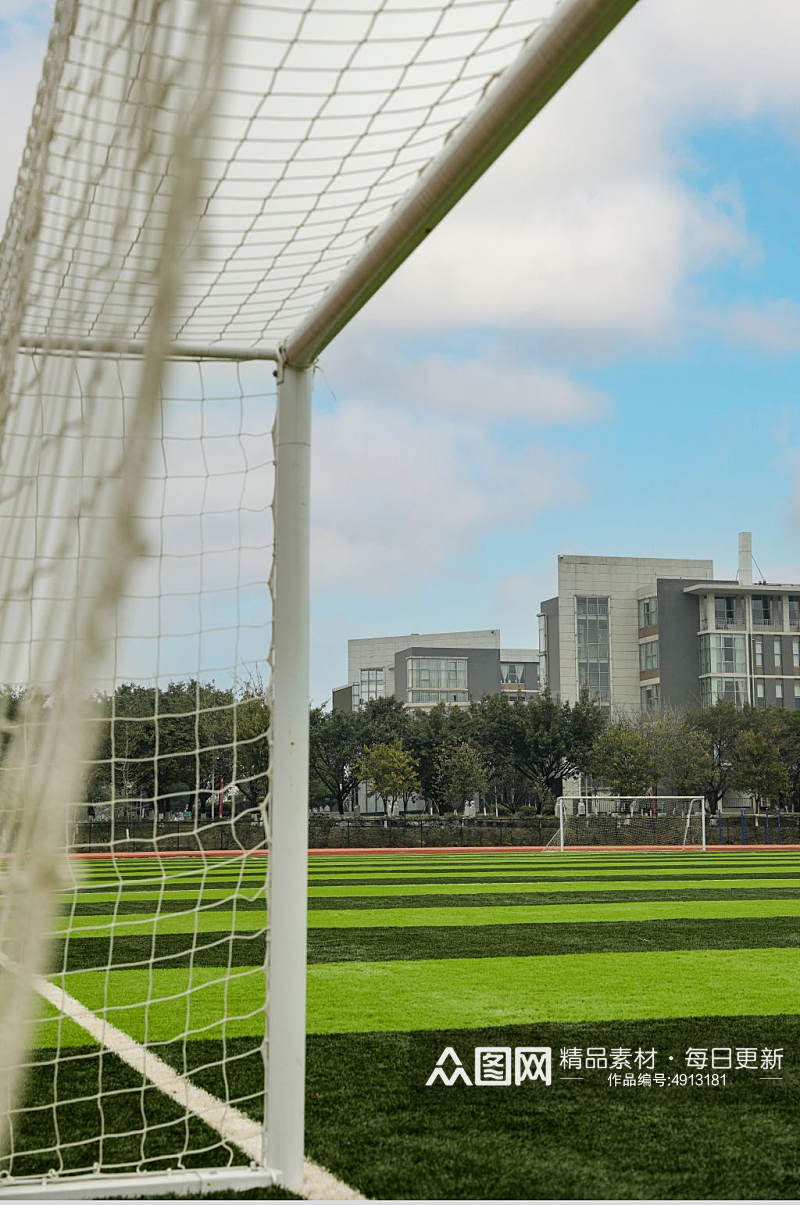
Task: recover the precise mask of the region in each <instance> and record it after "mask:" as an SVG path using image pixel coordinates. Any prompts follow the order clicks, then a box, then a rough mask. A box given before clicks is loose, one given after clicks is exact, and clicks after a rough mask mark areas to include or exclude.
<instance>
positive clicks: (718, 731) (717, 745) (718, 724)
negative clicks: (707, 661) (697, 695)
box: [686, 701, 748, 812]
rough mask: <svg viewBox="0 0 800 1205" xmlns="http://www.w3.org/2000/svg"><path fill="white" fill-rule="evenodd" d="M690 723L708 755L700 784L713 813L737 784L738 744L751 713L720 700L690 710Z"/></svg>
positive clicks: (703, 764)
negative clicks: (735, 770)
mask: <svg viewBox="0 0 800 1205" xmlns="http://www.w3.org/2000/svg"><path fill="white" fill-rule="evenodd" d="M686 722H687V725H688V727H689V728H690V730H691V731H693V732H695V733H697V735H698V736H699V738H700V747H701V748H702V750H703V753H704V754H705V758H704V760H703V763H702V768H701V769H702V773H701V778H700V781H699V784H698V786H699V791H700V793H702V794H703V795H705V797H706V799H707V800H708V802H709V804H710V805H711V810H712V812H713V811H715V810H716V808H717V806H718V804H719V803H721V801H722V797H723V796H724V794H725V792H726V791H727V790H728V789H729V788H731V787H733V785H734V768H735V758H736V744H737V741H738V739H739V734H740V733H741V732H742V731H743V730H744V728H746V727H747V724H748V715H747V714H746V713H745V712H744V711H740V710H739V709H738V708H737V707H736V706H734V704H733V703H726V702H723V701H720V702H719V703H714V704H713V706H711V707H703V708H701V709H700V710H698V711H691V712H689V714H688V715H687V717H686Z"/></svg>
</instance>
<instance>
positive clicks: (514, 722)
mask: <svg viewBox="0 0 800 1205" xmlns="http://www.w3.org/2000/svg"><path fill="white" fill-rule="evenodd" d="M475 718H476V726H477V730H478V733H479V736H478V740H479V742H480V744H481V746H482V748H483V751H484V756H485V758H486V761H487V764H488V765H489V767H490V768H491V770H493V771H494V772H495V773H499V774H501V775H502V774H503V773H505V772H507V770H508V768H509V766H512V767H513V769H514V770H516V771H517V773H518V774H520V775H521V776H522V777H523V778H524V779H525V781H526V783H527V785H528V788H529V792H530V796H531V801H532V802H533V803H534V804H535V806H536V807H537V809H538V810H541V809H542V808H543V807H544V806H549V807H551V806H552V804H553V802H554V800H555V798H556V796H557V795H558V794H559V793H560V790H561V784H562V781H563V779H564V778H568V777H573V776H574V775H576V774H579V773H585V772H587V771H588V770H589V769H590V767H591V759H592V747H593V743H594V739H595V736H596V735H597V733H598V732H600V731H601V730H602V728H603V727H604V725H605V723H606V719H605V714H604V712H603V709H602V708H601V707H599V706H598V705H597V704H596V703H593V702H591V701H590V700H589V698H588V696H587V695H583V696H582V698H581V699H580V701H579V702H578V703H576V704H574V705H571V704H570V703H559V702H557V701H556V700H555V699H554V698H553V697H552V695H551V694H550V692H549V691H548V690H545V691H543V692H542V694H541V695H539V696H537V697H536V698H533V699H530V700H528V701H525V700H523V699H519V698H515V699H513V700H510V699H508V698H507V697H506V696H505V695H502V694H500V695H487V696H486V697H485V698H484V699H482V700H481V702H480V703H479V704H477V705H476V708H475Z"/></svg>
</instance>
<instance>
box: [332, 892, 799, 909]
mask: <svg viewBox="0 0 800 1205" xmlns="http://www.w3.org/2000/svg"><path fill="white" fill-rule="evenodd" d="M797 898H798V891H797V889H796V888H792V889H789V888H786V889H780V888H777V887H769V888H758V887H756V888H744V889H743V888H737V887H731V888H728V889H726V890H715V889H714V888H708V889H707V890H694V889H692V890H689V891H585V892H584V891H571V892H568V893H567V892H561V893H552V894H551V893H549V892H542V893H540V894H536V895H524V896H521V895H513V894H509V893H502V892H498V893H497V894H496V895H494V894H486V895H452V896H449V895H419V896H412V895H400V896H368V897H363V896H352V897H351V896H347V897H344V898H342V897H335V898H333V899H317V898H314V899H313V900H311V901H309V909H310V910H311V911H312V912H316V911H320V910H323V909H326V908H335V909H338V910H339V911H341V910H342V909H347V910H350V909H352V910H357V909H359V908H385V909H386V910H387V911H391V909H392V908H461V907H466V908H469V907H473V906H474V907H487V908H488V907H513V906H515V905H520V906H525V907H534V908H535V907H537V906H538V905H540V904H567V905H568V904H611V903H617V904H619V903H639V902H645V901H652V900H684V901H687V902H688V901H689V900H759V899H763V900H783V899H790V900H794V899H797Z"/></svg>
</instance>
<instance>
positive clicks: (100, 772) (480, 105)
mask: <svg viewBox="0 0 800 1205" xmlns="http://www.w3.org/2000/svg"><path fill="white" fill-rule="evenodd" d="M634 3H635V0H562V2H561V3H559V4H556V3H555V0H504V2H503V3H493V2H487V3H483V2H478V3H476V0H422V2H421V3H416V2H415V3H412V4H410V5H409V4H407V3H405V0H358V3H354V4H347V3H345V4H341V3H338V2H337V0H282V2H281V3H277V4H270V3H268V2H266V0H57V3H56V7H55V18H54V24H53V27H52V31H51V34H50V38H49V42H48V46H47V53H46V57H45V61H44V67H43V74H42V79H41V84H40V86H39V89H38V92H37V95H36V98H35V103H34V106H33V118H32V122H31V126H30V130H29V134H28V141H27V145H26V149H25V153H24V157H23V162H22V165H21V168H20V171H19V175H18V179H17V186H16V189H15V192H14V196H13V201H12V205H11V209H10V212H9V216H8V221H7V224H6V227H5V233H4V236H3V240H2V243H1V244H0V1196H3V1195H8V1196H11V1197H14V1198H20V1197H22V1196H25V1195H27V1196H28V1197H29V1198H30V1197H36V1198H38V1197H40V1196H43V1195H47V1194H51V1195H53V1196H55V1197H57V1198H62V1197H65V1196H69V1195H72V1196H81V1197H91V1196H100V1197H106V1196H112V1197H116V1196H122V1195H131V1194H132V1195H142V1194H144V1193H150V1194H152V1195H162V1194H164V1193H165V1192H187V1191H188V1192H194V1193H198V1192H203V1191H208V1190H209V1189H217V1190H220V1189H224V1188H234V1187H249V1188H256V1187H258V1186H259V1185H263V1184H270V1183H273V1182H279V1183H282V1184H283V1185H285V1186H287V1187H288V1188H290V1189H293V1190H301V1189H302V1187H303V1183H304V1175H305V1174H306V1173H307V1171H308V1168H307V1165H305V1164H304V1153H303V1133H304V1131H303V1125H304V1081H305V997H306V980H305V942H306V906H307V898H306V897H307V890H306V880H307V817H308V727H309V631H308V626H309V507H310V493H309V481H310V426H311V386H312V377H313V373H314V368H315V362H316V360H317V357H318V356H319V355H320V353H321V352H322V351H323V350H324V348H325V347H326V346H327V345H328V344H329V342H330V341H331V339H333V338H334V336H335V335H336V334H337V333H338V332H339V331H340V330H341V329H342V328H343V327H344V326H345V325H346V324H347V322H348V321H349V320H350V318H351V317H352V316H353V315H354V314H355V313H356V312H357V311H358V310H359V309H360V308H361V307H362V306H363V305H364V304H365V303H366V302H367V301H368V300H369V298H370V297H371V296H372V295H373V294H374V293H375V292H376V291H377V289H378V288H379V287H380V286H381V285H382V283H383V282H384V281H385V280H386V279H387V278H388V277H389V276H390V275H391V273H392V272H393V271H394V270H395V269H396V268H397V267H398V266H399V265H400V264H401V263H402V262H403V261H404V260H405V259H406V258H407V257H408V255H409V254H410V253H411V252H412V251H413V250H414V249H415V248H416V247H417V246H418V245H419V244H420V243H421V242H422V241H423V240H424V239H425V237H426V236H427V234H428V233H429V232H430V230H431V229H432V228H433V227H434V226H435V225H436V224H437V223H438V222H439V221H440V220H441V218H442V217H443V216H444V215H445V214H446V213H447V212H448V211H449V210H450V209H451V208H452V207H453V205H455V204H456V202H457V201H458V200H459V199H460V198H461V197H462V196H463V195H464V194H465V192H466V191H467V190H468V189H469V188H470V187H471V185H472V184H473V183H474V182H475V180H477V179H478V178H479V177H480V176H481V174H482V173H483V172H484V171H485V170H486V168H487V167H488V166H489V165H490V164H491V163H492V162H493V161H494V160H495V159H496V158H497V157H498V156H499V155H500V153H501V152H502V151H503V150H504V149H505V148H506V147H507V146H508V145H509V143H510V142H511V141H512V139H513V138H514V137H516V135H517V134H518V133H519V132H520V131H521V130H522V129H523V128H524V127H525V125H526V124H527V123H528V122H529V121H530V120H531V119H532V118H533V117H534V116H535V115H536V114H537V113H538V112H539V111H540V110H541V109H542V107H543V106H544V105H545V104H546V103H547V102H548V100H549V99H550V98H551V97H552V96H553V95H554V94H555V93H556V92H557V91H558V89H559V88H560V87H561V86H562V85H563V84H564V82H565V81H566V80H567V79H568V78H569V77H570V76H571V75H572V73H573V72H574V71H575V70H576V69H577V68H578V67H579V66H580V65H581V63H582V62H583V61H584V60H585V59H586V58H587V57H588V55H589V54H591V52H592V51H593V50H594V48H595V47H596V46H597V45H598V44H599V43H600V42H601V41H602V40H603V38H604V37H605V36H606V35H607V34H608V33H609V32H610V31H611V30H612V29H613V28H614V26H615V25H616V24H617V22H618V21H619V20H620V19H621V18H622V17H623V16H624V15H625V13H626V12H627V11H628V10H629V9H630V8H632V7H633V4H634ZM32 99H33V98H32ZM316 1170H317V1171H318V1170H319V1169H316ZM315 1174H316V1171H315ZM317 1187H318V1189H319V1187H320V1186H319V1185H318V1186H317ZM341 1188H342V1186H338V1189H337V1186H336V1185H335V1184H334V1183H332V1182H331V1181H325V1180H323V1181H322V1191H321V1193H318V1195H324V1196H330V1195H336V1192H337V1191H338V1190H339V1189H341Z"/></svg>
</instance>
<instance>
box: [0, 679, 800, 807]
mask: <svg viewBox="0 0 800 1205" xmlns="http://www.w3.org/2000/svg"><path fill="white" fill-rule="evenodd" d="M5 693H6V696H7V697H6V699H5V711H6V717H7V720H8V721H9V722H10V723H11V725H12V726H13V723H14V721H15V718H16V717H17V716H18V714H19V712H20V708H21V706H22V699H21V698H17V697H16V696H14V697H11V696H10V695H9V694H8V692H5ZM30 704H31V701H30V700H28V703H27V705H26V709H27V710H28V711H30ZM43 706H46V704H43ZM90 718H91V721H92V723H93V724H94V725H95V726H96V732H97V737H96V741H95V754H94V758H93V760H92V763H91V765H90V773H89V778H88V793H87V801H88V802H89V803H93V804H96V803H106V802H108V801H110V800H112V799H113V800H116V801H119V802H125V801H132V802H137V801H138V802H140V803H142V804H144V805H145V806H146V805H147V804H148V803H149V804H152V801H154V800H158V805H159V807H160V808H161V809H162V810H165V811H184V810H186V809H187V808H188V809H190V810H195V809H202V808H204V807H208V806H210V801H211V798H212V796H213V795H214V793H215V792H218V791H219V789H220V786H221V784H223V783H225V784H231V783H236V786H237V789H238V796H237V797H238V800H239V806H240V807H246V808H252V807H258V805H259V804H260V803H261V801H262V800H263V798H264V796H265V794H266V792H267V785H268V772H269V742H268V736H267V733H268V728H269V708H268V704H267V702H266V698H265V693H264V689H263V686H262V684H261V683H260V682H259V681H257V680H254V681H252V682H250V683H248V684H247V685H245V686H240V687H239V688H236V689H231V688H222V687H218V686H216V685H214V684H213V683H201V682H199V681H188V682H172V683H170V684H169V686H168V687H166V688H163V689H160V690H158V691H156V690H155V688H154V687H152V686H142V685H136V684H133V683H126V684H122V685H120V686H119V687H118V688H117V689H116V691H115V692H114V694H113V695H98V696H97V697H96V698H95V699H94V701H93V703H92V705H91V711H90ZM310 735H311V744H310V777H311V804H312V806H316V807H320V806H327V807H329V808H331V810H333V811H338V812H342V811H344V810H345V809H346V808H347V807H348V806H349V805H350V802H351V801H352V800H353V798H354V797H355V795H356V793H357V791H358V788H359V786H360V785H361V784H365V785H366V788H367V790H368V791H369V792H370V794H372V795H375V796H377V797H378V798H379V799H380V800H381V801H382V804H383V806H384V808H385V809H386V811H387V812H388V811H394V810H396V809H397V807H398V806H399V807H402V808H403V809H404V810H405V809H406V808H407V807H408V804H409V801H410V800H411V799H412V797H414V796H419V797H422V798H423V799H424V800H425V801H426V805H427V807H428V808H429V809H430V810H431V811H435V812H445V811H461V810H463V808H464V805H465V803H466V802H467V801H469V800H471V799H475V798H480V800H481V802H482V803H483V804H485V805H488V806H489V807H490V808H491V810H492V811H494V810H495V809H496V810H497V811H498V812H499V813H506V814H512V813H513V814H519V813H520V812H524V810H526V809H532V810H534V811H535V812H537V813H541V812H543V811H551V810H552V808H553V805H554V802H555V799H556V798H557V797H558V795H559V794H560V793H561V789H562V782H563V780H564V779H565V778H568V777H574V776H575V775H578V774H584V775H591V776H593V779H594V782H595V784H596V785H601V784H602V785H603V786H604V787H606V788H608V789H609V790H610V791H611V792H612V793H614V794H620V795H640V794H645V793H648V792H650V791H651V790H654V791H657V792H658V793H660V794H674V795H703V796H705V798H706V799H707V800H708V801H709V803H710V804H711V806H712V807H716V805H717V804H718V803H719V802H720V800H721V799H722V798H723V796H724V794H725V792H726V791H727V790H729V789H731V788H732V789H736V790H739V791H742V792H744V793H746V794H749V795H752V796H753V797H755V798H756V799H757V800H759V801H760V802H761V803H762V804H768V803H780V802H782V803H790V804H792V805H794V806H798V805H800V710H796V711H791V710H783V709H780V708H768V709H766V710H754V709H751V708H745V709H744V710H737V709H736V708H735V707H734V706H733V705H732V704H729V703H724V702H721V703H717V704H716V705H715V706H713V707H708V708H704V709H702V710H697V711H690V712H687V713H683V714H678V713H667V714H659V715H652V716H644V717H642V716H640V717H631V718H629V719H624V718H619V717H615V718H614V719H613V720H609V718H608V715H607V712H606V711H605V710H604V709H603V708H601V707H599V706H598V705H596V704H595V703H593V702H591V701H590V700H589V699H588V698H583V699H581V700H580V701H579V702H578V703H575V704H573V705H570V704H569V703H560V702H557V701H556V700H555V699H553V698H552V697H551V696H550V695H549V694H548V693H547V692H546V691H545V692H544V693H542V694H541V695H540V696H538V697H537V698H534V699H531V700H528V701H525V700H523V699H516V698H509V697H508V696H507V695H503V694H498V695H487V696H486V697H485V698H483V699H482V700H481V701H480V702H476V703H472V704H470V706H469V707H466V708H463V707H450V708H448V707H447V706H445V705H440V706H438V707H434V708H432V709H431V710H430V711H419V710H413V709H409V708H406V707H405V706H403V704H402V703H400V702H399V701H398V700H396V699H376V700H373V701H371V702H370V703H368V704H367V705H366V706H365V707H364V708H362V709H360V710H358V711H356V712H352V713H350V712H343V711H328V710H325V709H324V708H312V710H311V714H310ZM4 739H5V737H4Z"/></svg>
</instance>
